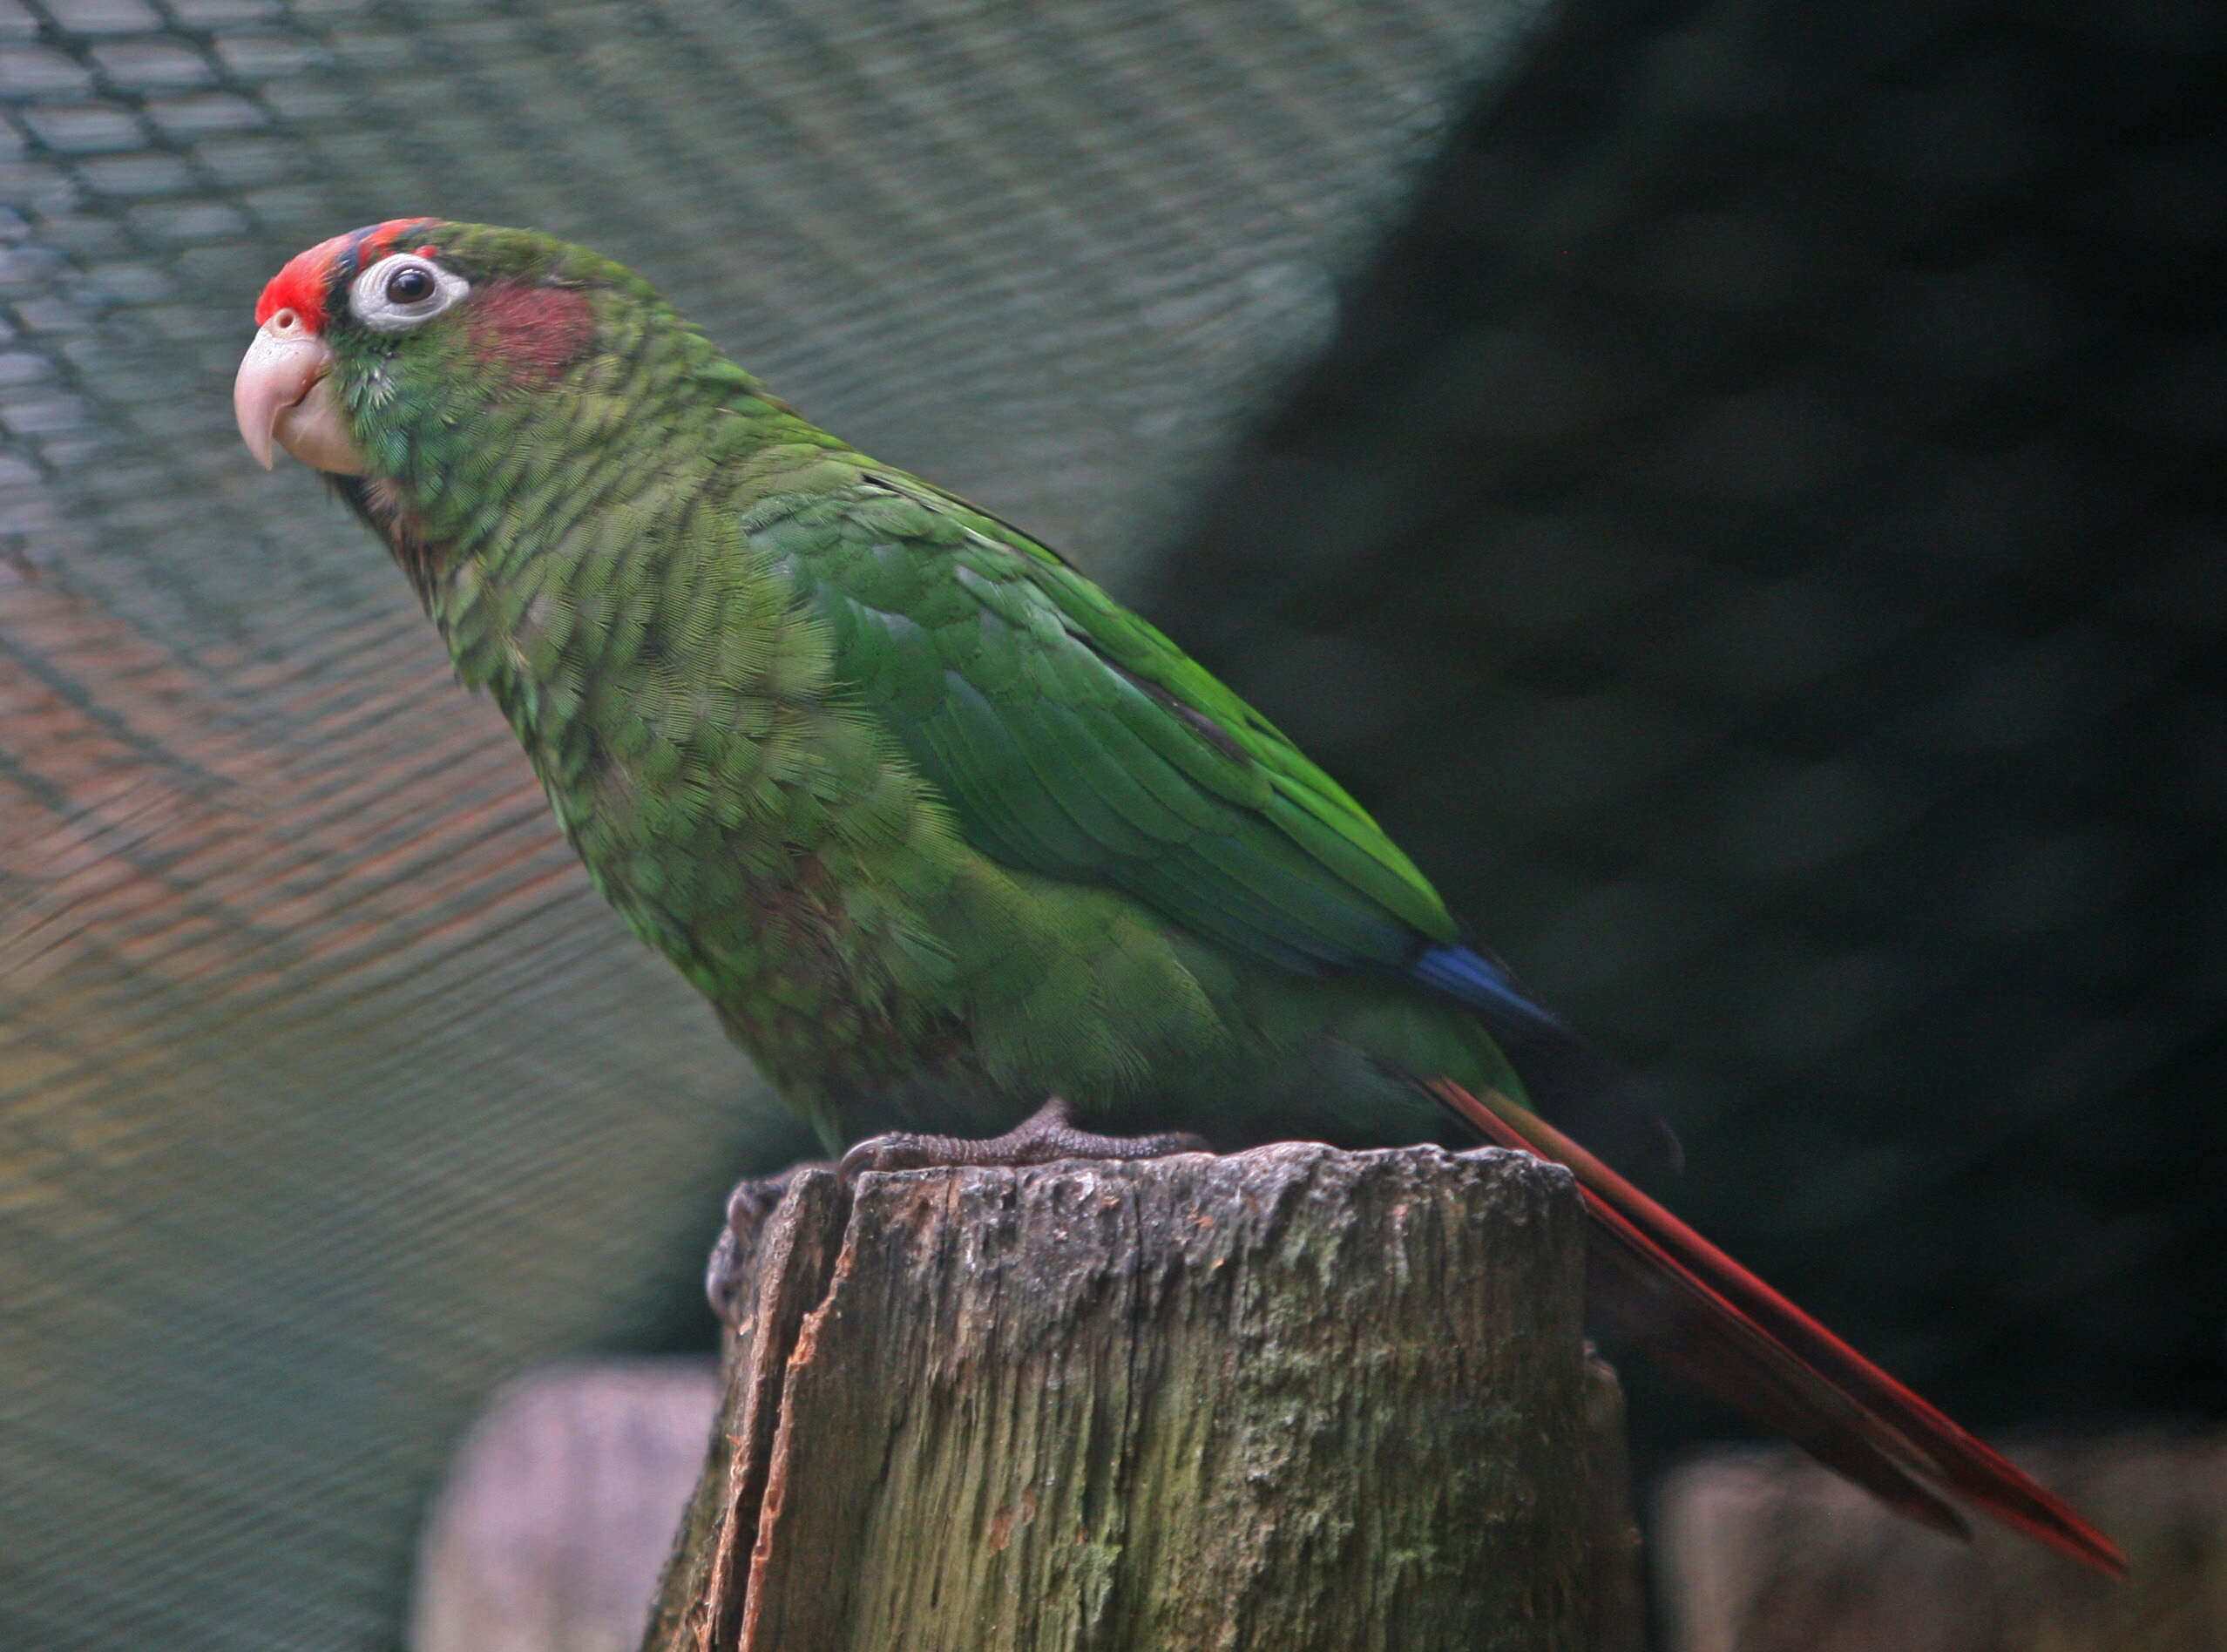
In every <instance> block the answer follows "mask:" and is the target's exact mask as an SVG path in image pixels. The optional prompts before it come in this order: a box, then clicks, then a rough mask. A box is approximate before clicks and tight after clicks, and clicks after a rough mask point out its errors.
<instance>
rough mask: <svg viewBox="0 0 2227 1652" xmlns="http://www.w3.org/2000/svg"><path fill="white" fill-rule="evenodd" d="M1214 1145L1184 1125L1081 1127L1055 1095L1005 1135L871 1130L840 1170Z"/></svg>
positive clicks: (1134, 1154)
mask: <svg viewBox="0 0 2227 1652" xmlns="http://www.w3.org/2000/svg"><path fill="white" fill-rule="evenodd" d="M1213 1151H1214V1148H1212V1147H1211V1146H1209V1145H1208V1142H1207V1140H1206V1138H1205V1137H1203V1136H1195V1135H1192V1134H1189V1133H1188V1131H1182V1130H1171V1131H1168V1132H1166V1133H1164V1134H1160V1135H1147V1136H1102V1135H1093V1134H1090V1133H1089V1132H1088V1131H1087V1130H1078V1129H1076V1128H1075V1127H1074V1126H1073V1124H1071V1123H1069V1122H1068V1111H1067V1104H1066V1102H1065V1101H1063V1100H1060V1099H1059V1097H1058V1096H1056V1095H1055V1096H1053V1098H1052V1099H1051V1100H1049V1101H1046V1103H1045V1104H1044V1105H1043V1106H1042V1107H1039V1108H1038V1109H1037V1110H1036V1111H1035V1112H1034V1113H1032V1114H1030V1115H1029V1117H1028V1118H1027V1120H1026V1121H1024V1122H1023V1123H1021V1124H1019V1125H1016V1126H1015V1127H1013V1128H1012V1129H1010V1130H1008V1131H1006V1132H1005V1134H1003V1135H1000V1136H990V1137H987V1138H985V1139H981V1140H978V1141H968V1140H966V1139H965V1138H963V1137H959V1136H938V1135H913V1134H909V1133H907V1132H904V1131H897V1132H895V1133H893V1134H889V1135H877V1136H869V1137H867V1138H866V1140H865V1141H862V1142H860V1143H859V1144H858V1145H857V1146H856V1147H855V1148H851V1150H850V1152H848V1153H846V1154H843V1163H842V1164H841V1165H840V1166H838V1167H837V1168H836V1175H839V1176H841V1177H842V1178H843V1186H845V1187H846V1188H847V1187H849V1186H850V1184H851V1183H852V1182H854V1181H856V1180H857V1179H858V1178H859V1177H860V1176H862V1175H864V1174H865V1173H866V1172H867V1171H869V1170H927V1169H936V1168H943V1167H944V1166H947V1165H999V1166H1018V1165H1024V1164H1050V1163H1051V1162H1052V1161H1053V1160H1055V1159H1164V1158H1166V1157H1167V1156H1168V1154H1171V1153H1211V1152H1213Z"/></svg>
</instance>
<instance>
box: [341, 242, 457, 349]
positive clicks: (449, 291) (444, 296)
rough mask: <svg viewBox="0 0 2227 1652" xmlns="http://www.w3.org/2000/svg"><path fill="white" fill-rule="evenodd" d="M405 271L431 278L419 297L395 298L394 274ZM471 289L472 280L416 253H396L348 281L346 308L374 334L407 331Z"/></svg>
mask: <svg viewBox="0 0 2227 1652" xmlns="http://www.w3.org/2000/svg"><path fill="white" fill-rule="evenodd" d="M404 274H418V275H423V276H428V277H430V278H431V281H432V285H431V287H430V288H429V289H428V290H427V291H426V292H425V293H424V294H423V295H422V296H419V297H416V298H396V297H395V296H393V295H392V294H391V293H390V292H389V288H390V287H392V286H393V284H394V282H395V281H396V277H398V276H401V275H404ZM405 285H407V283H405ZM470 291H471V283H470V281H466V280H464V277H463V276H461V275H459V274H457V273H456V272H455V271H454V270H447V269H443V268H442V267H440V266H439V265H438V264H437V263H435V262H434V261H432V260H431V259H430V258H422V257H420V256H419V255H418V254H416V253H395V254H389V256H387V257H385V258H382V259H381V260H380V261H378V262H377V263H376V264H374V265H372V266H371V267H370V268H369V269H367V270H365V271H364V272H363V273H362V274H361V275H358V276H357V277H356V278H355V280H354V281H350V282H349V288H348V308H349V314H351V315H354V316H355V319H356V320H357V321H359V322H362V323H363V324H364V326H366V327H368V328H370V329H371V330H372V331H373V332H375V333H407V332H408V331H410V328H413V327H416V326H419V325H421V324H422V323H423V322H430V321H431V320H432V319H433V318H434V317H435V316H436V315H439V314H440V313H441V312H442V311H443V310H444V309H447V308H449V307H450V306H451V305H453V304H454V303H456V301H457V300H458V299H460V298H462V297H464V295H465V294H467V293H469V292H470Z"/></svg>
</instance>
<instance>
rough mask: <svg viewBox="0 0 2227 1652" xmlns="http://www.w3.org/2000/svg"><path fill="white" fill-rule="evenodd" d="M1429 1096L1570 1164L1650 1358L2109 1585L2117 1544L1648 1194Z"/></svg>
mask: <svg viewBox="0 0 2227 1652" xmlns="http://www.w3.org/2000/svg"><path fill="white" fill-rule="evenodd" d="M1426 1087H1427V1088H1428V1089H1429V1090H1430V1091H1431V1093H1432V1094H1433V1095H1435V1096H1436V1097H1437V1098H1438V1100H1440V1101H1441V1102H1443V1103H1444V1104H1445V1106H1446V1107H1450V1108H1452V1110H1453V1112H1454V1113H1456V1114H1459V1116H1460V1117H1461V1118H1463V1119H1465V1120H1466V1121H1468V1122H1469V1123H1471V1124H1472V1125H1474V1126H1476V1127H1477V1128H1478V1129H1479V1130H1481V1131H1483V1132H1484V1133H1485V1134H1486V1136H1487V1137H1488V1138H1489V1139H1491V1140H1492V1141H1495V1142H1498V1143H1499V1145H1500V1146H1502V1147H1506V1148H1521V1149H1523V1150H1524V1151H1526V1152H1529V1153H1534V1154H1538V1155H1539V1156H1540V1157H1541V1158H1545V1159H1552V1160H1553V1161H1555V1162H1556V1163H1558V1164H1561V1165H1565V1166H1567V1168H1569V1169H1570V1170H1571V1171H1572V1172H1573V1173H1574V1175H1576V1177H1577V1180H1578V1186H1579V1188H1580V1189H1581V1191H1582V1192H1583V1193H1584V1195H1585V1207H1586V1213H1587V1215H1588V1216H1589V1217H1590V1218H1591V1227H1592V1239H1593V1242H1592V1244H1591V1245H1590V1246H1589V1247H1588V1258H1587V1260H1588V1269H1589V1279H1588V1284H1589V1286H1590V1288H1591V1296H1592V1298H1593V1303H1594V1307H1595V1309H1596V1310H1599V1311H1600V1312H1601V1314H1602V1315H1603V1316H1604V1317H1607V1318H1608V1321H1609V1322H1610V1323H1611V1324H1613V1325H1614V1327H1615V1328H1616V1329H1617V1330H1619V1331H1621V1332H1622V1333H1623V1334H1625V1335H1627V1336H1628V1337H1631V1338H1632V1339H1633V1340H1634V1341H1635V1342H1636V1343H1637V1344H1639V1345H1640V1346H1641V1348H1642V1349H1644V1350H1645V1351H1647V1352H1648V1354H1649V1355H1650V1356H1652V1357H1655V1359H1658V1360H1660V1361H1661V1362H1662V1363H1663V1364H1667V1365H1669V1366H1670V1367H1671V1368H1672V1369H1673V1370H1675V1371H1679V1372H1681V1373H1682V1374H1683V1375H1684V1376H1685V1377H1686V1378H1688V1379H1689V1381H1691V1382H1693V1383H1694V1384H1695V1385H1696V1386H1697V1387H1699V1388H1701V1389H1702V1390H1703V1391H1706V1392H1708V1393H1709V1394H1712V1395H1714V1396H1715V1397H1716V1398H1719V1399H1722V1400H1723V1401H1725V1402H1726V1403H1727V1404H1729V1405H1734V1406H1736V1407H1737V1408H1738V1409H1740V1410H1741V1411H1743V1412H1747V1413H1748V1414H1749V1415H1750V1416H1751V1417H1754V1418H1756V1419H1757V1421H1759V1422H1762V1423H1763V1424H1765V1425H1768V1426H1770V1427H1771V1428H1774V1429H1777V1431H1779V1432H1782V1433H1784V1434H1785V1435H1786V1436H1787V1437H1788V1438H1790V1439H1792V1440H1793V1441H1794V1442H1795V1443H1796V1444H1797V1445H1800V1446H1802V1447H1803V1448H1804V1450H1805V1451H1807V1452H1810V1454H1811V1456H1813V1457H1815V1458H1817V1460H1818V1461H1820V1462H1822V1463H1824V1465H1825V1466H1827V1467H1829V1468H1831V1469H1834V1470H1836V1471H1838V1473H1842V1474H1845V1475H1846V1476H1847V1477H1848V1478H1849V1479H1852V1480H1854V1481H1855V1482H1856V1483H1857V1484H1858V1485H1859V1486H1864V1487H1865V1488H1866V1489H1867V1490H1869V1491H1871V1492H1872V1493H1875V1494H1876V1495H1878V1497H1879V1498H1881V1499H1882V1500H1885V1502H1886V1503H1887V1504H1888V1505H1889V1506H1892V1507H1893V1508H1896V1509H1898V1510H1899V1511H1900V1512H1901V1513H1905V1514H1907V1515H1908V1516H1910V1517H1911V1518H1912V1520H1919V1521H1922V1522H1924V1523H1925V1524H1926V1525H1928V1526H1932V1527H1937V1528H1939V1529H1940V1530H1942V1531H1947V1532H1954V1533H1956V1534H1960V1535H1962V1534H1964V1533H1965V1525H1964V1522H1963V1520H1961V1519H1960V1518H1959V1517H1958V1515H1957V1513H1956V1511H1955V1510H1954V1509H1953V1508H1952V1507H1950V1506H1949V1505H1948V1504H1947V1503H1946V1502H1945V1501H1944V1500H1942V1499H1941V1497H1940V1496H1939V1495H1938V1494H1937V1493H1935V1492H1934V1491H1933V1489H1931V1488H1930V1487H1929V1486H1927V1485H1926V1484H1925V1483H1924V1481H1926V1480H1930V1481H1933V1482H1934V1483H1935V1484H1937V1485H1939V1486H1942V1487H1944V1488H1946V1490H1949V1491H1952V1492H1954V1493H1957V1494H1958V1495H1960V1496H1961V1497H1963V1498H1965V1499H1966V1500H1969V1501H1970V1502H1972V1503H1973V1504H1974V1505H1976V1506H1979V1507H1980V1508H1983V1509H1985V1510H1987V1512H1988V1513H1990V1514H1993V1515H1994V1516H1995V1517H1996V1518H1997V1519H1999V1520H2005V1521H2007V1522H2008V1523H2009V1524H2010V1525H2012V1526H2015V1527H2018V1528H2019V1530H2021V1531H2022V1532H2025V1533H2026V1534H2028V1535H2029V1536H2031V1537H2033V1538H2034V1539H2036V1540H2038V1541H2040V1542H2042V1543H2046V1544H2047V1545H2048V1547H2051V1548H2053V1549H2054V1550H2056V1551H2057V1552H2058V1553H2059V1554H2063V1555H2066V1556H2068V1558H2070V1559H2072V1560H2075V1561H2079V1562H2080V1563H2081V1565H2083V1566H2088V1567H2094V1568H2095V1570H2096V1571H2099V1572H2102V1573H2106V1574H2109V1575H2110V1576H2113V1577H2119V1576H2123V1575H2124V1574H2125V1572H2126V1569H2127V1563H2126V1561H2125V1560H2124V1558H2123V1557H2122V1556H2121V1554H2120V1553H2119V1551H2118V1548H2117V1547H2115V1545H2114V1544H2113V1543H2112V1542H2111V1540H2110V1539H2109V1538H2107V1537H2105V1536H2104V1535H2103V1534H2102V1533H2101V1532H2099V1531H2097V1530H2096V1529H2095V1527H2092V1526H2090V1525H2089V1524H2088V1522H2087V1521H2086V1520H2082V1519H2081V1517H2080V1516H2079V1515H2078V1514H2077V1513H2075V1512H2074V1511H2073V1509H2072V1508H2071V1507H2070V1506H2068V1504H2066V1503H2065V1502H2064V1501H2063V1500H2061V1499H2060V1498H2057V1497H2054V1496H2053V1495H2051V1493H2048V1491H2045V1490H2044V1489H2043V1488H2042V1487H2041V1486H2038V1485H2036V1484H2035V1483H2034V1481H2033V1480H2032V1479H2029V1478H2028V1477H2027V1475H2025V1474H2024V1473H2021V1472H2020V1471H2019V1470H2018V1468H2016V1467H2015V1466H2014V1465H2012V1464H2011V1463H2010V1462H2009V1461H2007V1459H2004V1458H2003V1457H2002V1456H2001V1455H2000V1454H1999V1453H1998V1452H1994V1451H1993V1450H1991V1449H1989V1448H1988V1447H1987V1445H1984V1444H1982V1443H1981V1442H1980V1440H1978V1439H1974V1438H1973V1436H1972V1435H1970V1434H1968V1433H1966V1432H1965V1431H1964V1430H1963V1429H1961V1428H1960V1427H1958V1426H1957V1425H1956V1424H1955V1423H1953V1422H1952V1421H1950V1420H1949V1418H1947V1417H1946V1416H1945V1415H1943V1414H1942V1413H1941V1412H1939V1411H1938V1410H1936V1409H1935V1408H1934V1407H1933V1406H1932V1405H1927V1404H1926V1402H1925V1401H1924V1400H1923V1399H1920V1398H1919V1397H1918V1396H1917V1395H1916V1394H1914V1393H1912V1392H1911V1391H1910V1390H1909V1389H1907V1388H1905V1387H1904V1386H1903V1385H1901V1384H1900V1383H1899V1382H1897V1381H1895V1379H1894V1378H1892V1377H1890V1376H1888V1375H1887V1374H1886V1372H1885V1371H1881V1370H1880V1369H1879V1368H1878V1366H1877V1365H1874V1364H1872V1362H1871V1361H1869V1360H1868V1359H1865V1357H1863V1356H1862V1355H1861V1354H1859V1353H1858V1352H1857V1351H1855V1350H1854V1349H1852V1348H1851V1347H1850V1346H1849V1345H1848V1344H1846V1343H1845V1342H1843V1341H1841V1340H1840V1338H1839V1337H1836V1336H1834V1335H1833V1334H1832V1333H1831V1331H1829V1330H1826V1329H1825V1328H1824V1326H1823V1325H1821V1324H1818V1323H1817V1321H1816V1320H1814V1319H1812V1318H1811V1317H1810V1316H1809V1315H1807V1314H1805V1313H1804V1312H1803V1311H1802V1310H1800V1309H1799V1308H1797V1307H1796V1306H1795V1305H1794V1304H1793V1303H1791V1302H1789V1301H1788V1300H1787V1299H1786V1298H1785V1297H1783V1296H1781V1295H1779V1293H1778V1292H1777V1291H1776V1290H1772V1289H1771V1288H1770V1286H1769V1285H1767V1284H1765V1283H1763V1281H1762V1280H1760V1279H1758V1278H1757V1277H1756V1276H1755V1275H1753V1274H1751V1273H1750V1272H1749V1271H1748V1270H1747V1269H1745V1268H1743V1267H1742V1266H1741V1265H1740V1264H1739V1263H1736V1262H1735V1261H1733V1260H1732V1258H1731V1257H1729V1256H1726V1255H1725V1254H1724V1253H1723V1251H1722V1250H1719V1249H1717V1248H1716V1246H1715V1245H1713V1244H1711V1243H1709V1241H1708V1240H1706V1239H1704V1238H1702V1236H1700V1235H1699V1234H1697V1233H1696V1232H1695V1231H1694V1230H1693V1229H1691V1228H1689V1227H1688V1226H1687V1225H1686V1224H1685V1223H1684V1222H1681V1221H1679V1220H1678V1218H1677V1217H1675V1216H1674V1215H1671V1214H1670V1213H1669V1211H1668V1210H1666V1209H1663V1208H1662V1206H1661V1205H1659V1204H1657V1203H1656V1202H1655V1201H1654V1200H1652V1199H1650V1198H1648V1196H1647V1195H1645V1194H1643V1193H1641V1191H1640V1190H1639V1189H1638V1188H1635V1187H1634V1186H1632V1184H1631V1183H1630V1182H1628V1181H1625V1180H1624V1179H1623V1177H1621V1176H1620V1175H1617V1174H1616V1173H1615V1172H1614V1170H1611V1169H1610V1168H1608V1166H1607V1165H1605V1164H1603V1163H1601V1161H1600V1160H1598V1159H1596V1158H1594V1156H1593V1154H1590V1153H1588V1152H1587V1151H1586V1150H1585V1148H1582V1147H1581V1146H1579V1145H1578V1143H1576V1142H1574V1141H1571V1140H1570V1139H1569V1138H1568V1137H1567V1136H1566V1135H1564V1134H1562V1133H1561V1132H1560V1131H1559V1130H1557V1129H1555V1128H1554V1127H1553V1125H1551V1124H1548V1123H1547V1121H1545V1120H1544V1119H1542V1118H1540V1116H1539V1115H1538V1114H1535V1113H1533V1112H1531V1111H1529V1110H1528V1109H1527V1108H1524V1107H1518V1106H1517V1105H1516V1104H1515V1103H1514V1102H1513V1101H1512V1100H1509V1099H1508V1098H1507V1097H1506V1096H1504V1095H1500V1094H1499V1093H1497V1092H1493V1091H1487V1092H1486V1098H1487V1099H1486V1100H1479V1098H1478V1097H1476V1096H1473V1095H1472V1094H1471V1093H1469V1092H1468V1091H1466V1090H1464V1089H1463V1088H1461V1087H1460V1086H1459V1085H1456V1084H1453V1083H1452V1082H1450V1081H1448V1080H1444V1079H1436V1080H1432V1081H1431V1082H1430V1083H1429V1084H1428V1085H1427V1086H1426Z"/></svg>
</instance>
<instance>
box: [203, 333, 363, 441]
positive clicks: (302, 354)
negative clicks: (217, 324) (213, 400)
mask: <svg viewBox="0 0 2227 1652" xmlns="http://www.w3.org/2000/svg"><path fill="white" fill-rule="evenodd" d="M332 365H333V353H332V351H331V350H330V349H327V348H326V345H325V341H324V340H322V339H321V338H319V337H318V336H317V335H316V334H315V333H314V332H312V331H311V330H310V329H309V328H308V326H307V325H306V324H304V322H302V320H301V316H299V315H296V314H295V313H294V311H293V310H290V309H282V310H280V311H278V312H277V313H276V314H275V315H273V316H272V317H271V318H270V320H268V321H267V322H264V323H263V324H262V326H261V328H258V329H257V330H256V334H255V342H254V343H252V344H250V345H249V346H248V347H247V355H244V356H242V357H240V373H239V376H237V377H235V378H234V380H233V381H232V411H233V413H234V416H236V417H237V418H238V419H239V421H240V440H241V441H243V442H245V443H247V450H248V451H249V452H250V453H252V454H254V456H255V458H256V461H257V462H258V463H259V464H261V465H262V467H263V468H264V469H265V470H266V471H267V470H269V469H270V468H271V448H272V445H273V444H274V443H276V444H277V445H278V446H280V447H282V448H284V449H285V450H287V451H288V453H291V454H292V455H294V457H295V458H297V459H299V460H301V462H302V463H303V464H307V465H312V466H314V467H315V468H316V469H317V470H320V471H331V472H333V473H334V474H335V475H338V476H362V475H363V474H364V473H365V472H366V471H369V469H370V466H369V464H367V463H366V462H365V460H364V457H363V450H362V448H360V447H358V446H357V445H356V443H355V436H354V435H353V434H352V433H351V432H350V431H349V428H348V419H347V416H346V415H344V414H343V413H342V410H341V406H340V403H339V402H338V401H336V400H335V398H334V396H333V394H332V390H331V388H330V386H329V385H328V384H327V383H326V377H325V376H326V375H327V373H328V372H329V371H330V370H331V369H332Z"/></svg>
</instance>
